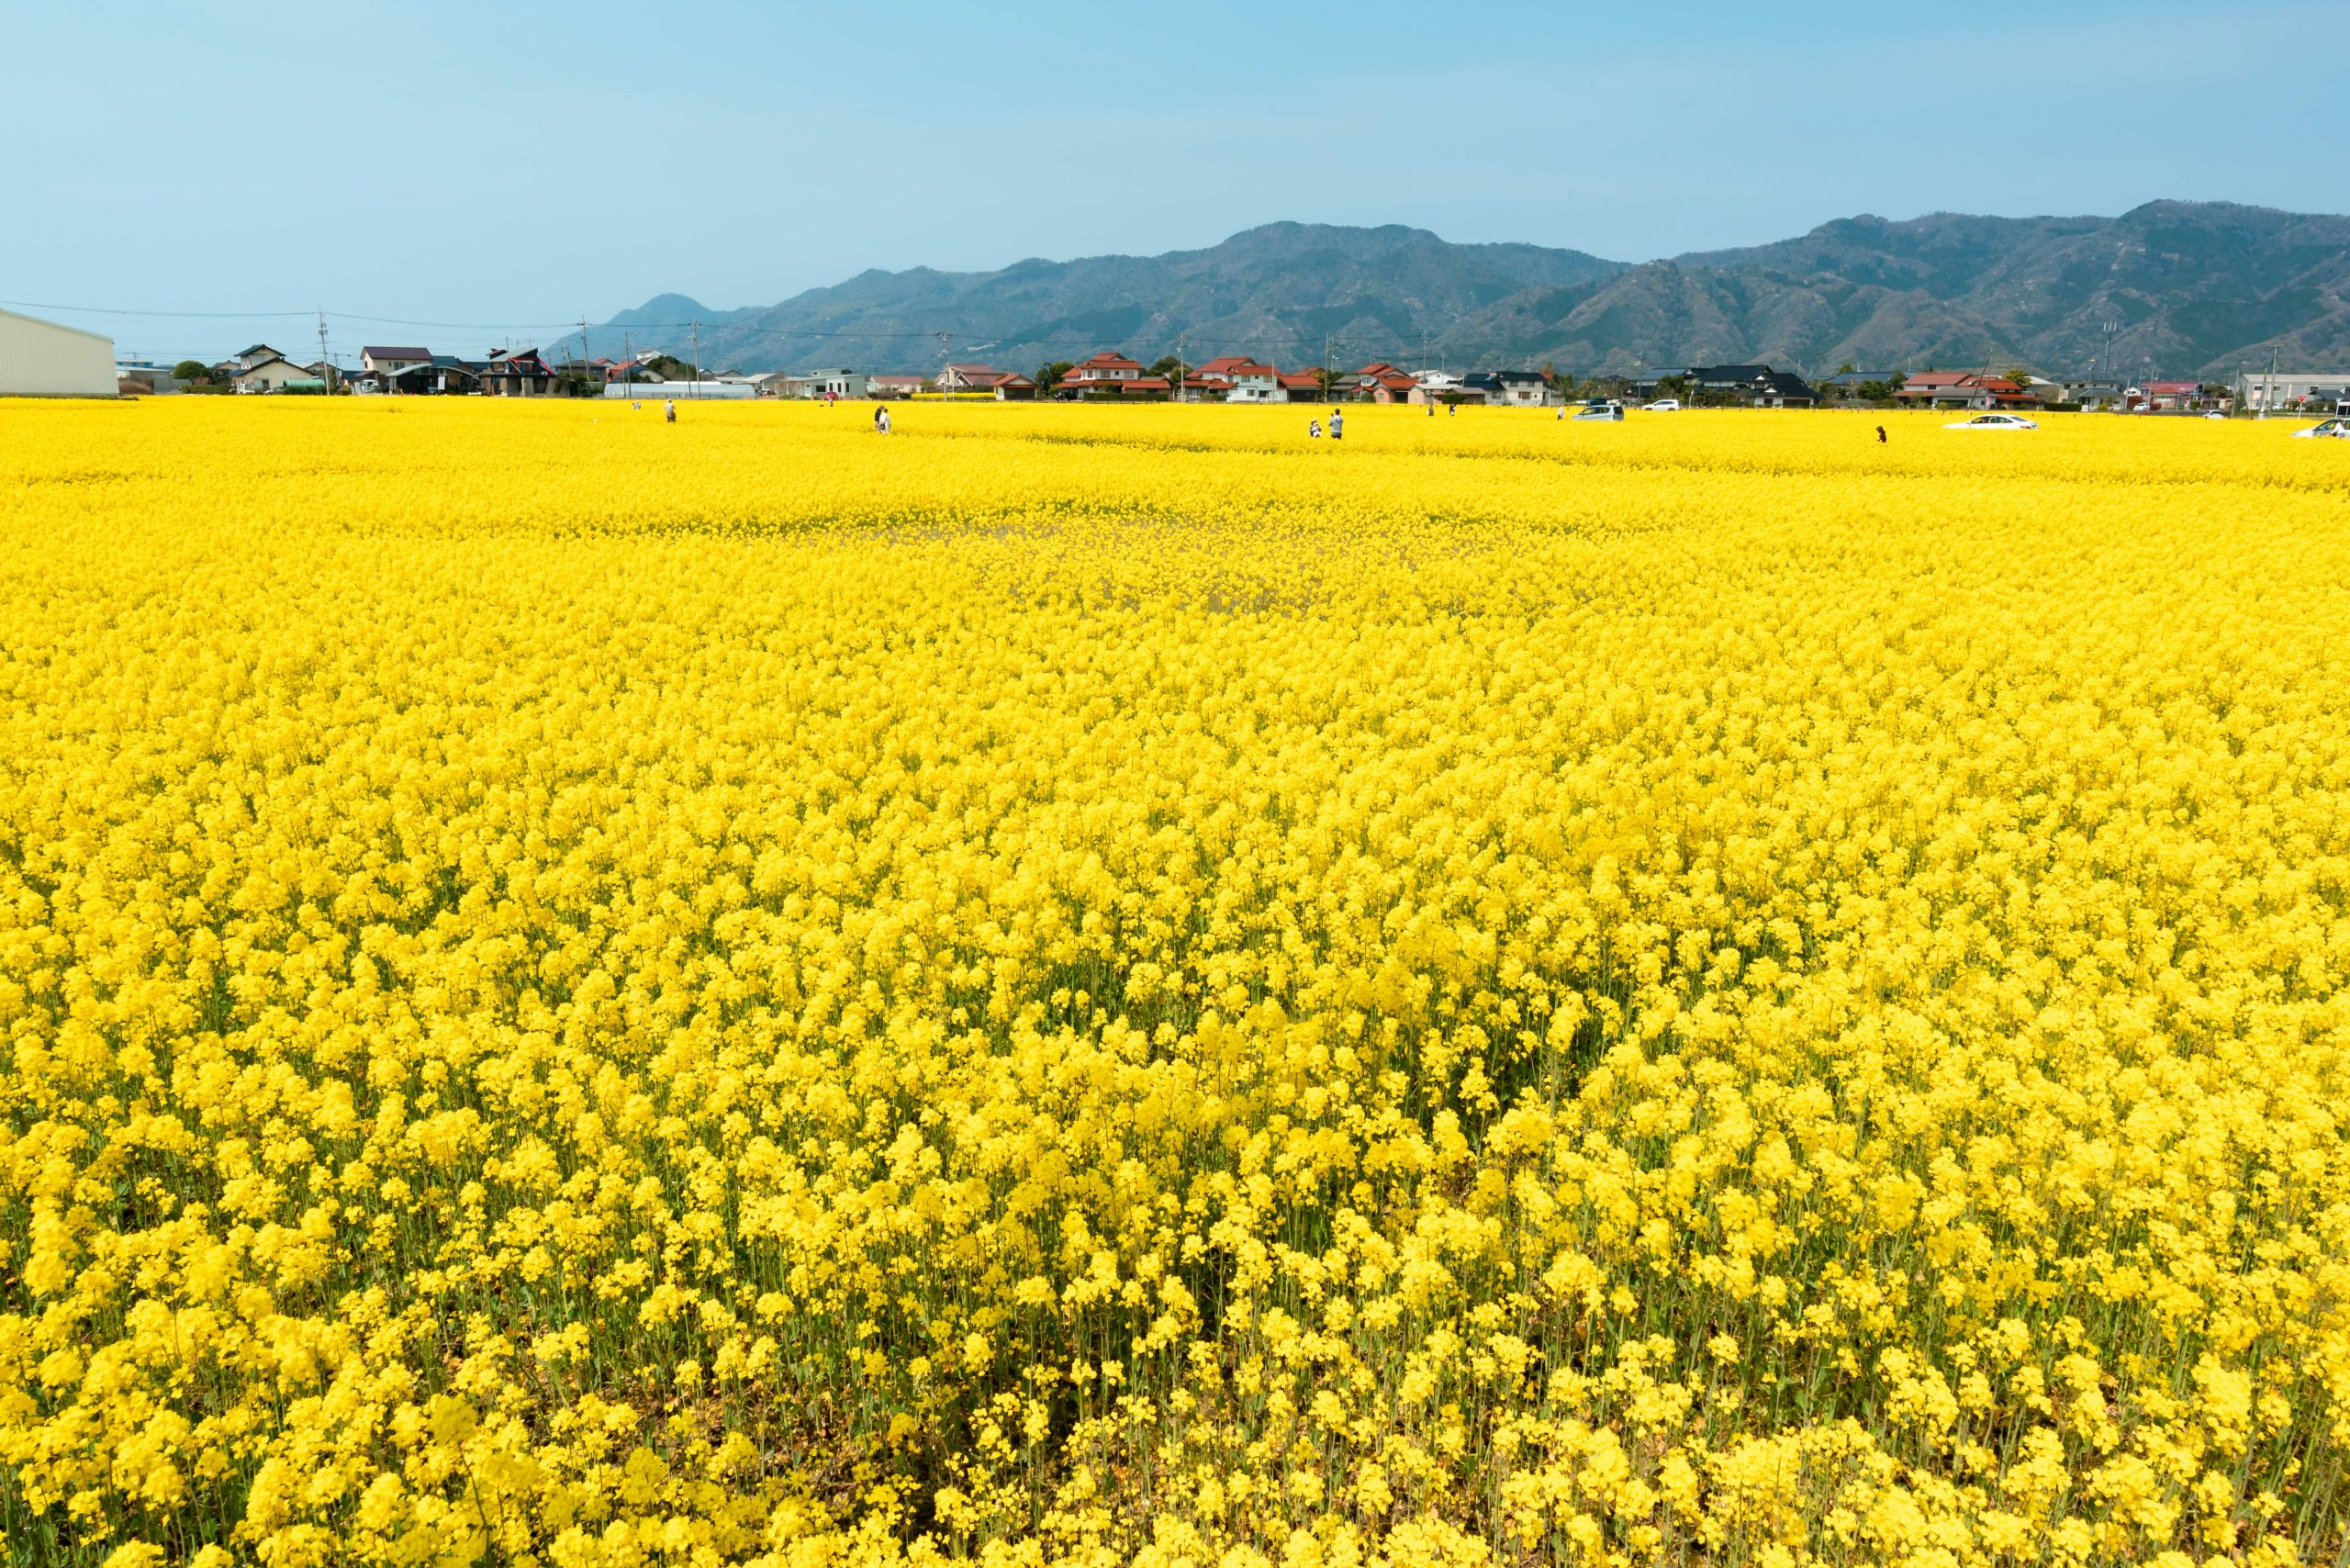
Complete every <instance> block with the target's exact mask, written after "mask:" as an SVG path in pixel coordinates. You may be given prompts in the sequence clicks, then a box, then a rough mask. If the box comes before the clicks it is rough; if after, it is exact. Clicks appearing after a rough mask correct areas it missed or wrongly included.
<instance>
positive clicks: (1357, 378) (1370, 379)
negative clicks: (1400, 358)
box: [1334, 359, 1427, 403]
mask: <svg viewBox="0 0 2350 1568" xmlns="http://www.w3.org/2000/svg"><path fill="white" fill-rule="evenodd" d="M1419 388H1420V384H1419V382H1418V381H1417V380H1416V379H1415V378H1414V377H1413V375H1412V373H1411V372H1410V371H1408V370H1399V369H1397V368H1396V367H1395V366H1394V365H1392V364H1388V363H1387V362H1386V361H1385V360H1383V359H1382V360H1374V361H1372V362H1371V364H1366V365H1364V366H1363V367H1362V368H1361V369H1360V370H1358V371H1356V372H1355V373H1354V374H1353V375H1350V376H1348V377H1346V378H1345V379H1344V380H1342V381H1341V382H1340V383H1339V384H1338V386H1337V387H1336V388H1335V389H1334V390H1335V391H1336V392H1337V395H1338V396H1340V397H1344V398H1354V399H1355V400H1356V401H1358V402H1363V403H1404V402H1411V403H1420V402H1425V401H1427V399H1426V398H1423V397H1421V396H1419Z"/></svg>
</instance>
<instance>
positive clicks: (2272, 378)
mask: <svg viewBox="0 0 2350 1568" xmlns="http://www.w3.org/2000/svg"><path fill="white" fill-rule="evenodd" d="M2276 400H2277V345H2276V344H2274V343H2271V344H2269V345H2268V379H2267V380H2266V381H2265V382H2263V383H2262V384H2261V387H2260V415H2259V417H2260V418H2262V419H2264V420H2265V419H2266V418H2267V417H2268V405H2269V404H2271V403H2274V402H2275V401H2276Z"/></svg>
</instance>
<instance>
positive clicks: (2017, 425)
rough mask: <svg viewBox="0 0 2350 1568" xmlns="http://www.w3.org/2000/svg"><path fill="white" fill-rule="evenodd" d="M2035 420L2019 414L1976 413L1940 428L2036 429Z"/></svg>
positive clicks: (1962, 429)
mask: <svg viewBox="0 0 2350 1568" xmlns="http://www.w3.org/2000/svg"><path fill="white" fill-rule="evenodd" d="M2039 428H2040V422H2039V421H2038V420H2027V419H2025V418H2024V417H2023V416H2022V415H2021V414H1977V415H1975V417H1974V418H1973V419H1971V420H1952V421H1951V422H1950V423H1949V424H1946V425H1944V426H1943V427H1942V429H1944V430H1946V431H2036V430H2038V429H2039Z"/></svg>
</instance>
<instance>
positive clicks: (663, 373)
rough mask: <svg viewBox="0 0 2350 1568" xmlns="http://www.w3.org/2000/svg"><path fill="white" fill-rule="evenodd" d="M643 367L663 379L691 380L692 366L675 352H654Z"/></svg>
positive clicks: (692, 375) (692, 374) (692, 376)
mask: <svg viewBox="0 0 2350 1568" xmlns="http://www.w3.org/2000/svg"><path fill="white" fill-rule="evenodd" d="M644 368H645V369H647V370H649V371H651V372H652V373H653V374H654V375H657V376H659V377H660V378H661V379H662V380H664V381H691V380H692V379H693V378H694V367H693V366H692V365H690V364H687V363H686V362H685V361H684V360H681V359H679V358H678V357H677V355H675V354H667V353H665V354H655V355H654V356H653V357H652V358H651V359H649V360H647V361H645V362H644Z"/></svg>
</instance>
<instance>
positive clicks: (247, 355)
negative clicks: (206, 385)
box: [212, 343, 285, 381]
mask: <svg viewBox="0 0 2350 1568" xmlns="http://www.w3.org/2000/svg"><path fill="white" fill-rule="evenodd" d="M284 358H285V355H284V354H282V353H278V352H277V351H276V350H275V349H274V348H271V347H270V346H269V345H268V344H267V343H255V344H254V345H253V346H252V347H251V348H249V349H244V350H241V351H240V352H239V353H232V354H230V355H229V357H228V358H227V359H224V360H222V361H221V362H220V363H219V364H216V365H214V366H213V367H212V374H213V375H217V376H218V377H220V378H221V379H222V380H223V381H232V380H234V379H236V377H237V375H239V373H241V372H242V371H247V370H252V369H254V368H255V367H257V366H259V365H263V364H268V363H269V362H270V361H271V360H274V359H278V360H282V359H284Z"/></svg>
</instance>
